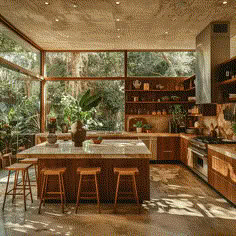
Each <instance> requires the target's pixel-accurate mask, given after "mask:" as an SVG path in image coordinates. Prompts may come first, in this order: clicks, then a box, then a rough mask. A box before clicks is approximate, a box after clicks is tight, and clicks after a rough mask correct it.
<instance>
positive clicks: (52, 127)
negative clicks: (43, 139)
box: [47, 117, 57, 144]
mask: <svg viewBox="0 0 236 236" xmlns="http://www.w3.org/2000/svg"><path fill="white" fill-rule="evenodd" d="M47 128H48V132H49V134H48V136H47V141H48V143H49V144H55V143H56V142H57V135H56V134H55V132H56V129H57V119H56V118H55V117H51V118H50V119H49V122H48V127H47Z"/></svg>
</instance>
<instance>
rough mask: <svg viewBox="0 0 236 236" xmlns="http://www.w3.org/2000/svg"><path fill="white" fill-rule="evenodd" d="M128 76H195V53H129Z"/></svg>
mask: <svg viewBox="0 0 236 236" xmlns="http://www.w3.org/2000/svg"><path fill="white" fill-rule="evenodd" d="M127 63H128V65H127V70H128V71H127V73H128V76H146V77H149V76H159V77H182V76H192V75H194V74H195V63H196V56H195V52H128V62H127Z"/></svg>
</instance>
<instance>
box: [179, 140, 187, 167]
mask: <svg viewBox="0 0 236 236" xmlns="http://www.w3.org/2000/svg"><path fill="white" fill-rule="evenodd" d="M180 161H181V162H182V163H184V164H185V165H188V140H187V139H185V138H181V139H180Z"/></svg>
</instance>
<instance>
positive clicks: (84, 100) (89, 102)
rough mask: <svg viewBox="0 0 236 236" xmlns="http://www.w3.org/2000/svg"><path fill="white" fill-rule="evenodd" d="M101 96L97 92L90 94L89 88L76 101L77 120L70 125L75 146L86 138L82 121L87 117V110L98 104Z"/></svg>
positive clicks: (80, 144)
mask: <svg viewBox="0 0 236 236" xmlns="http://www.w3.org/2000/svg"><path fill="white" fill-rule="evenodd" d="M101 100H102V97H101V96H100V95H98V94H96V95H90V89H89V90H87V92H86V93H85V94H84V95H83V96H82V97H81V99H80V100H79V101H78V112H77V119H78V120H77V122H75V123H74V124H72V125H71V132H72V133H71V134H72V141H74V142H75V147H81V146H82V143H83V141H84V140H85V138H86V130H85V129H84V128H83V121H84V120H85V119H86V117H87V112H89V111H90V110H91V109H92V108H95V107H96V106H98V104H99V103H100V102H101Z"/></svg>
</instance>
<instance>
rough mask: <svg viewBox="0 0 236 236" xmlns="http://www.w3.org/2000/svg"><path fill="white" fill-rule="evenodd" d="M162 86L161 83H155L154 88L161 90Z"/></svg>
mask: <svg viewBox="0 0 236 236" xmlns="http://www.w3.org/2000/svg"><path fill="white" fill-rule="evenodd" d="M164 87H165V86H163V85H161V84H157V85H156V89H157V90H162V89H164Z"/></svg>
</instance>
